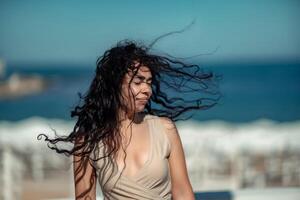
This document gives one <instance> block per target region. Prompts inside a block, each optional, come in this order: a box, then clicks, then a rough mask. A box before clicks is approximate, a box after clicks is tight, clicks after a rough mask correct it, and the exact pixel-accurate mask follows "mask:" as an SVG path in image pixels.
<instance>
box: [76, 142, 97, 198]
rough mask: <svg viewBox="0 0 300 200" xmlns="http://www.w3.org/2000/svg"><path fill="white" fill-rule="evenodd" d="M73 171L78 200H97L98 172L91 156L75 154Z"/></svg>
mask: <svg viewBox="0 0 300 200" xmlns="http://www.w3.org/2000/svg"><path fill="white" fill-rule="evenodd" d="M77 144H78V143H77ZM77 144H75V145H77ZM73 172H74V183H75V197H76V200H79V199H80V200H81V199H82V200H86V199H87V200H95V199H96V172H95V169H94V167H93V166H92V164H91V163H90V159H89V157H88V156H86V157H84V158H82V157H81V156H78V155H73Z"/></svg>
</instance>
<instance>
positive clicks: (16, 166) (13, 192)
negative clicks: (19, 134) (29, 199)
mask: <svg viewBox="0 0 300 200" xmlns="http://www.w3.org/2000/svg"><path fill="white" fill-rule="evenodd" d="M23 172H24V164H23V162H22V161H21V156H20V153H19V152H17V151H15V150H14V149H13V148H12V147H11V146H9V145H1V147H0V180H1V181H0V199H3V200H15V199H22V198H21V192H22V181H23Z"/></svg>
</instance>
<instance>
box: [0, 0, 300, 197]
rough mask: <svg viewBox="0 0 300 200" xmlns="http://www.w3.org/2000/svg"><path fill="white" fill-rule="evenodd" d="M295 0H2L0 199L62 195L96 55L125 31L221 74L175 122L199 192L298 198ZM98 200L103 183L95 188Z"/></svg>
mask: <svg viewBox="0 0 300 200" xmlns="http://www.w3.org/2000/svg"><path fill="white" fill-rule="evenodd" d="M299 13H300V2H299V1H297V0H287V1H284V0H261V1H257V0H251V1H250V0H244V1H233V0H229V1H226V2H225V1H214V0H211V1H201V0H199V1H196V0H195V1H190V0H187V1H175V0H173V1H169V0H166V1H157V0H152V1H137V0H131V1H100V0H99V1H88V2H83V1H64V0H60V1H57V0H52V1H46V0H45V1H33V0H28V1H15V0H12V1H5V0H1V1H0V195H1V196H0V199H4V200H12V199H25V200H26V199H28V200H29V199H30V200H34V199H72V198H73V197H74V182H73V177H72V172H73V171H72V159H71V158H67V157H65V156H63V155H59V154H56V153H55V152H54V151H51V150H49V149H48V148H47V146H46V143H45V142H43V141H39V140H37V139H36V136H37V135H38V134H39V133H46V134H47V135H53V130H52V129H55V130H56V131H57V133H58V134H68V133H70V132H71V130H72V128H73V126H74V123H75V121H74V119H72V118H71V117H70V111H71V109H72V108H74V106H75V105H77V103H78V101H79V97H78V95H77V93H78V92H81V93H84V92H85V91H86V90H87V88H88V86H89V83H90V81H91V79H92V77H93V75H94V70H95V66H96V65H95V63H96V59H97V58H98V57H99V56H101V55H102V54H103V53H104V51H105V50H107V49H108V48H111V47H112V46H114V45H115V44H116V43H117V42H118V41H120V40H123V39H132V40H135V41H141V42H144V43H145V44H149V43H150V42H151V41H152V40H153V39H154V38H156V37H158V36H160V35H162V34H164V33H167V32H170V31H174V30H180V29H182V28H183V27H185V26H186V25H188V24H190V23H191V22H192V21H193V20H194V24H193V26H191V27H190V28H189V29H187V30H186V31H185V32H183V33H181V34H174V35H171V36H169V37H166V38H164V39H162V40H160V41H159V42H158V43H157V44H156V45H155V46H154V48H155V49H156V50H157V51H159V52H165V53H168V54H171V55H172V56H176V57H189V56H193V55H197V54H202V55H201V56H198V57H194V58H193V59H192V60H189V62H192V63H196V64H199V66H201V67H203V68H204V69H208V70H212V71H214V72H216V73H219V74H222V75H223V80H222V81H221V83H220V90H221V92H222V93H223V95H224V97H223V99H222V101H221V102H220V103H219V104H218V105H217V106H215V107H213V108H211V109H209V110H203V111H199V112H196V113H195V114H194V116H193V117H192V118H191V119H190V120H188V121H185V122H178V123H177V124H176V125H177V127H178V130H179V133H180V136H181V139H182V142H183V145H184V150H185V155H186V161H187V167H188V171H189V176H190V179H191V183H192V186H193V189H194V191H195V194H196V195H197V197H199V199H201V198H202V199H220V200H221V199H236V200H243V199H244V200H245V199H247V200H249V199H264V200H265V199H273V200H274V199H290V200H293V199H299V196H300V187H299V186H300V38H299V35H300V28H299V21H298V20H299ZM98 195H99V199H101V191H100V189H99V187H98Z"/></svg>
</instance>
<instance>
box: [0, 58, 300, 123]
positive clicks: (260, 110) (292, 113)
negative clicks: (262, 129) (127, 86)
mask: <svg viewBox="0 0 300 200" xmlns="http://www.w3.org/2000/svg"><path fill="white" fill-rule="evenodd" d="M199 66H200V67H202V68H203V69H205V70H210V71H212V72H215V73H217V74H221V75H222V80H221V81H220V82H219V90H220V92H221V93H222V94H223V97H222V98H221V99H220V100H219V102H218V104H217V105H215V106H214V107H212V108H210V109H207V110H198V111H196V112H193V114H192V119H194V120H196V121H201V122H204V121H209V120H222V121H226V122H231V123H247V122H252V121H256V120H260V119H268V120H272V121H275V122H278V123H280V122H290V121H296V120H299V119H300V62H291V63H272V64H270V63H222V64H220V63H218V64H199ZM13 73H19V74H24V75H26V74H30V75H32V74H35V75H39V76H41V77H43V78H45V79H50V80H52V84H51V86H50V87H49V88H48V89H47V90H45V91H43V92H40V93H36V94H33V95H28V96H23V97H19V98H16V99H2V100H0V121H19V120H22V119H26V118H28V117H33V116H37V117H42V118H46V119H63V120H72V118H71V116H70V114H71V110H72V109H73V108H74V107H75V106H76V105H77V104H78V103H79V96H78V93H79V92H80V93H81V94H84V93H85V92H86V91H87V89H88V87H89V84H90V82H91V80H92V78H93V77H94V74H95V67H93V66H84V65H83V66H78V65H74V66H73V65H67V64H61V65H60V64H52V65H50V64H49V65H47V64H44V65H36V64H35V65H29V64H26V65H25V64H24V65H22V64H18V65H9V66H7V69H6V77H9V76H10V75H11V74H13Z"/></svg>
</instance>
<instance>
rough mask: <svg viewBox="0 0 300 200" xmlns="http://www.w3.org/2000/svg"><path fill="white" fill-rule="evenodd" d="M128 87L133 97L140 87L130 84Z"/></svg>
mask: <svg viewBox="0 0 300 200" xmlns="http://www.w3.org/2000/svg"><path fill="white" fill-rule="evenodd" d="M130 89H131V91H130V92H131V96H132V95H133V97H136V96H137V95H138V94H139V91H140V88H139V87H138V86H134V85H132V86H131V87H130Z"/></svg>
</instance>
